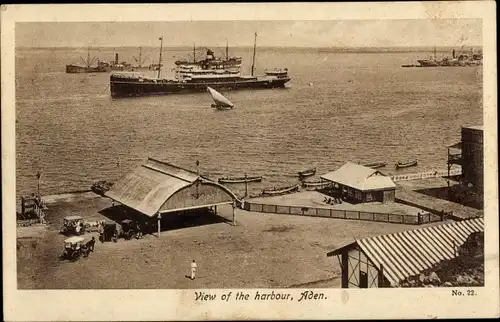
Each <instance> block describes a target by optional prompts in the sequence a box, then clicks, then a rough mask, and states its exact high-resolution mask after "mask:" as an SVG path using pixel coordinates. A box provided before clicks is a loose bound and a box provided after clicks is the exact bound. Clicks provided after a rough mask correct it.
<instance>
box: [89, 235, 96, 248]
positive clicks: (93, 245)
mask: <svg viewBox="0 0 500 322" xmlns="http://www.w3.org/2000/svg"><path fill="white" fill-rule="evenodd" d="M94 247H95V237H94V236H92V239H91V240H90V241H89V249H90V251H91V252H93V251H94Z"/></svg>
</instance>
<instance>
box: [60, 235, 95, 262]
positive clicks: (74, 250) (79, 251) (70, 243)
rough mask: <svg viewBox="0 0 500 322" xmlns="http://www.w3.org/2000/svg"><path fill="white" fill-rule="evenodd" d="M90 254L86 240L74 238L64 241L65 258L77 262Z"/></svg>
mask: <svg viewBox="0 0 500 322" xmlns="http://www.w3.org/2000/svg"><path fill="white" fill-rule="evenodd" d="M89 253H90V249H89V248H88V247H87V242H86V240H85V238H83V237H81V236H72V237H69V238H67V239H66V240H64V253H63V258H65V259H68V260H70V261H75V260H78V259H79V258H80V257H82V256H83V257H87V256H89Z"/></svg>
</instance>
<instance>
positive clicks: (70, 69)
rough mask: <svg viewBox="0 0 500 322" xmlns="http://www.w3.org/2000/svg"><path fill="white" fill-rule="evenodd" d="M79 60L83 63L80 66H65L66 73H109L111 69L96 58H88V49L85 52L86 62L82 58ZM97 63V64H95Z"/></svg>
mask: <svg viewBox="0 0 500 322" xmlns="http://www.w3.org/2000/svg"><path fill="white" fill-rule="evenodd" d="M80 59H81V60H82V61H83V62H84V64H82V65H77V64H69V65H66V73H69V74H74V73H106V72H110V71H111V68H110V66H109V65H108V64H106V63H105V62H102V61H100V60H99V59H98V58H95V57H93V58H92V59H91V58H90V48H88V50H87V61H85V60H84V59H83V58H82V57H80ZM95 63H97V64H95Z"/></svg>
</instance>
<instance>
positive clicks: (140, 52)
mask: <svg viewBox="0 0 500 322" xmlns="http://www.w3.org/2000/svg"><path fill="white" fill-rule="evenodd" d="M139 67H142V47H139Z"/></svg>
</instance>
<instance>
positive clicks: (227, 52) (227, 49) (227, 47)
mask: <svg viewBox="0 0 500 322" xmlns="http://www.w3.org/2000/svg"><path fill="white" fill-rule="evenodd" d="M228 59H229V45H228V43H227V38H226V60H228Z"/></svg>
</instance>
